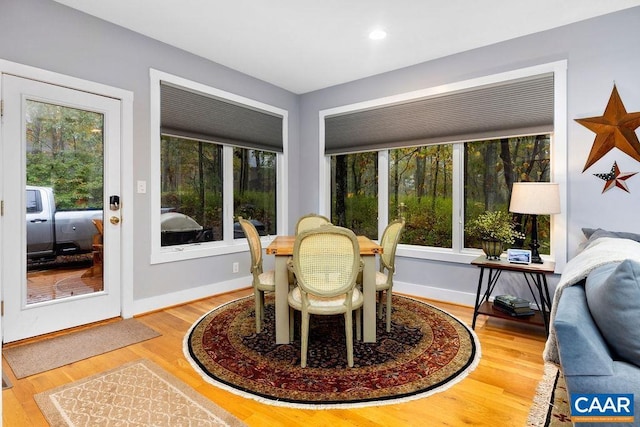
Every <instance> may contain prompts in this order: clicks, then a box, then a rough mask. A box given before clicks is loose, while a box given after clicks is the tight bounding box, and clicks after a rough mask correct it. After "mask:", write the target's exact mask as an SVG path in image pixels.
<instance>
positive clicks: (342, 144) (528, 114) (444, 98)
mask: <svg viewBox="0 0 640 427" xmlns="http://www.w3.org/2000/svg"><path fill="white" fill-rule="evenodd" d="M553 93H554V87H553V74H552V73H549V74H543V75H538V76H533V77H530V78H525V79H517V80H510V81H507V82H501V83H499V84H493V85H487V86H481V87H476V88H473V89H467V90H464V91H459V92H453V93H446V94H443V95H438V96H433V97H428V98H420V99H413V100H410V101H406V102H401V103H397V104H390V105H384V106H381V107H375V108H371V109H367V110H360V111H354V112H348V113H344V114H338V115H333V116H327V117H325V153H326V154H347V153H353V152H359V151H360V152H361V151H373V150H380V149H386V148H397V147H406V146H418V145H428V144H437V143H443V142H459V141H477V140H483V139H494V138H498V137H505V136H516V135H525V134H529V135H533V134H540V133H547V132H551V131H552V130H553V104H554V99H553Z"/></svg>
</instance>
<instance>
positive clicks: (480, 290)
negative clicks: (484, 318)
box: [471, 267, 484, 329]
mask: <svg viewBox="0 0 640 427" xmlns="http://www.w3.org/2000/svg"><path fill="white" fill-rule="evenodd" d="M482 276H484V267H480V277H479V278H478V290H477V291H476V304H475V305H474V306H473V321H472V322H471V329H475V328H476V318H477V317H478V309H479V308H480V292H482Z"/></svg>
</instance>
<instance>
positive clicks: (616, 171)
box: [594, 162, 638, 193]
mask: <svg viewBox="0 0 640 427" xmlns="http://www.w3.org/2000/svg"><path fill="white" fill-rule="evenodd" d="M637 173H638V172H620V168H619V167H618V163H616V162H613V166H612V167H611V172H609V173H594V175H595V176H597V177H598V178H600V179H604V180H605V181H607V183H606V184H605V185H604V188H603V189H602V192H603V193H604V192H605V191H609V190H611V189H612V188H613V187H618V188H621V189H623V190H624V191H626V192H627V193H629V188H628V187H627V183H626V182H625V181H626V180H628V179H629V178H631V177H632V176H633V175H635V174H637Z"/></svg>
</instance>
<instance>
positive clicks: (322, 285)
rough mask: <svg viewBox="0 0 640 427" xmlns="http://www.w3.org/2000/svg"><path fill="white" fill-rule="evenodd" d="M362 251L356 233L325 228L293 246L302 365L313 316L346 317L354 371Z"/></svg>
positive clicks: (292, 302)
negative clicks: (354, 344)
mask: <svg viewBox="0 0 640 427" xmlns="http://www.w3.org/2000/svg"><path fill="white" fill-rule="evenodd" d="M361 263H362V261H361V259H360V247H359V244H358V239H357V238H356V235H355V234H354V233H353V231H351V230H349V229H346V228H343V227H337V226H333V225H324V226H321V227H317V228H313V229H310V230H307V231H303V232H302V233H300V234H299V235H298V236H296V240H295V243H294V246H293V271H294V272H295V275H296V278H297V286H296V287H294V288H293V290H291V291H290V292H289V297H288V301H289V306H290V307H291V308H292V309H294V310H298V311H300V312H301V313H302V316H301V317H302V322H301V329H300V339H301V341H302V343H301V350H300V359H301V361H300V365H301V366H302V367H303V368H304V367H306V366H307V350H308V346H309V320H310V315H312V314H313V315H336V314H344V325H345V336H346V337H345V338H346V346H347V364H348V366H349V367H353V311H354V310H355V311H356V331H357V338H358V339H360V330H361V320H360V319H361V317H360V308H361V307H362V304H363V302H364V298H363V295H362V292H360V290H358V289H357V288H356V286H355V285H356V278H357V276H358V272H359V271H360V266H361Z"/></svg>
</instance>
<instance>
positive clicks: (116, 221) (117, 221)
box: [109, 216, 120, 225]
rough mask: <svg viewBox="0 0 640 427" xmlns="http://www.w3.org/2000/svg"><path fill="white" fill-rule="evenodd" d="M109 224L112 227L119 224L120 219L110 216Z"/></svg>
mask: <svg viewBox="0 0 640 427" xmlns="http://www.w3.org/2000/svg"><path fill="white" fill-rule="evenodd" d="M109 222H110V223H111V224H113V225H117V224H119V223H120V218H118V217H117V216H112V217H111V218H109Z"/></svg>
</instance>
